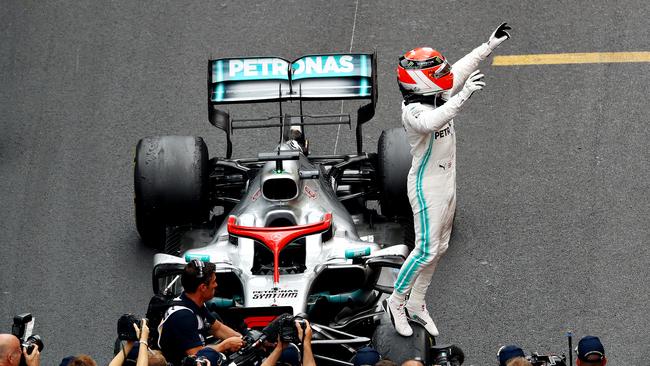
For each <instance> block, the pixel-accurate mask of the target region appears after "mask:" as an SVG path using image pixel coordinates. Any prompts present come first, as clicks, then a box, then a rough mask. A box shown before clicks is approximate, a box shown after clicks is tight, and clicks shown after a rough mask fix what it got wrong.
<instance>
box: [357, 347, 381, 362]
mask: <svg viewBox="0 0 650 366" xmlns="http://www.w3.org/2000/svg"><path fill="white" fill-rule="evenodd" d="M380 360H381V355H379V352H377V351H376V350H375V349H374V348H371V347H363V348H361V349H359V350H358V351H357V354H356V356H354V361H353V362H354V366H363V365H374V364H376V363H377V362H379V361H380Z"/></svg>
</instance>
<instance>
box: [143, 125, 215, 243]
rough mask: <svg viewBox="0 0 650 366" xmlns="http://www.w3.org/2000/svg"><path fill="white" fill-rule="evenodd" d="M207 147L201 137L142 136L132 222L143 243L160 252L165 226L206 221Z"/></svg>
mask: <svg viewBox="0 0 650 366" xmlns="http://www.w3.org/2000/svg"><path fill="white" fill-rule="evenodd" d="M208 175H209V169H208V148H207V147H206V145H205V142H204V141H203V139H202V138H200V137H193V136H162V137H145V138H143V139H142V140H140V141H139V142H138V145H137V147H136V152H135V164H134V193H135V198H134V200H135V223H136V227H137V230H138V233H139V234H140V238H141V239H142V241H143V242H144V243H145V244H146V245H147V246H150V247H152V248H155V249H157V250H159V251H163V250H164V247H165V231H166V227H167V226H179V225H186V224H197V223H201V222H202V221H204V220H205V219H206V218H207V215H208V209H207V198H208V192H207V188H208Z"/></svg>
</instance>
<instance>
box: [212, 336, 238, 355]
mask: <svg viewBox="0 0 650 366" xmlns="http://www.w3.org/2000/svg"><path fill="white" fill-rule="evenodd" d="M243 346H244V340H243V339H242V337H239V336H234V337H230V338H226V339H224V340H223V341H221V342H220V343H219V344H218V345H217V351H219V352H237V351H239V349H240V348H242V347H243Z"/></svg>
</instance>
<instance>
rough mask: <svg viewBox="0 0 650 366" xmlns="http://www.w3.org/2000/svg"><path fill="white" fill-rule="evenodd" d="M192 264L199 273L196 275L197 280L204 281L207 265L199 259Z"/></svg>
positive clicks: (193, 260)
mask: <svg viewBox="0 0 650 366" xmlns="http://www.w3.org/2000/svg"><path fill="white" fill-rule="evenodd" d="M190 263H192V264H193V265H194V267H196V270H197V271H198V273H197V274H196V278H197V279H199V280H202V279H203V277H204V276H205V273H204V269H205V263H203V261H201V260H198V259H192V261H191V262H190Z"/></svg>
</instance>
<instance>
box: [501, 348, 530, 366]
mask: <svg viewBox="0 0 650 366" xmlns="http://www.w3.org/2000/svg"><path fill="white" fill-rule="evenodd" d="M497 359H499V366H532V364H531V363H530V362H529V361H528V360H526V355H525V354H524V351H523V350H522V349H521V348H519V347H517V346H515V345H510V346H504V347H501V348H499V350H498V351H497Z"/></svg>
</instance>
